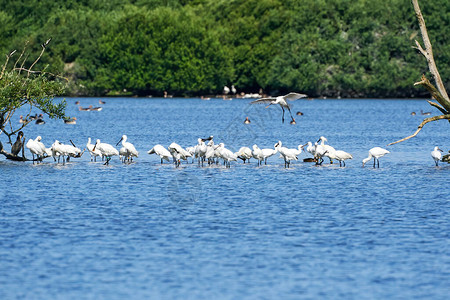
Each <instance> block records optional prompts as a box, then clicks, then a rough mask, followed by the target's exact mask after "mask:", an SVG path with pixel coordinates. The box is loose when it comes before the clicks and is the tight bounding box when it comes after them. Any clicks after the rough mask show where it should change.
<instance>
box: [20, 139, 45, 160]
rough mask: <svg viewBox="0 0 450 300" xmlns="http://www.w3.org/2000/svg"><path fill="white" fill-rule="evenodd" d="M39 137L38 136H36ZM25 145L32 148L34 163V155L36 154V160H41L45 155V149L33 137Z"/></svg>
mask: <svg viewBox="0 0 450 300" xmlns="http://www.w3.org/2000/svg"><path fill="white" fill-rule="evenodd" d="M36 139H37V138H36ZM25 147H27V148H28V150H30V152H31V155H33V164H34V155H35V154H36V160H37V161H38V162H39V160H41V158H42V157H43V156H44V153H45V149H44V150H42V148H41V146H40V145H39V144H38V143H37V142H36V141H35V140H33V139H29V140H28V142H27V144H26V145H25Z"/></svg>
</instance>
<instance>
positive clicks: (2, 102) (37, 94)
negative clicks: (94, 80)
mask: <svg viewBox="0 0 450 300" xmlns="http://www.w3.org/2000/svg"><path fill="white" fill-rule="evenodd" d="M49 42H50V40H47V41H46V42H45V43H43V44H42V46H41V52H40V54H39V55H38V56H37V58H35V59H34V61H32V63H31V64H30V65H28V64H26V63H25V62H24V59H25V58H26V57H27V56H28V54H29V53H28V52H27V47H26V46H25V48H24V49H23V51H22V53H21V54H20V53H19V54H20V55H19V54H17V52H14V51H13V52H11V53H9V54H8V55H7V56H6V59H5V62H4V63H3V65H2V66H1V71H0V134H2V133H4V134H5V135H6V136H7V137H8V139H9V143H11V137H12V136H14V135H15V134H16V133H17V132H19V131H20V130H21V129H22V128H24V127H25V126H26V125H28V123H29V122H30V121H29V120H28V117H29V116H30V113H31V111H32V109H33V108H37V109H38V110H39V111H42V112H43V113H44V114H46V115H48V116H49V117H50V118H64V117H66V116H65V108H66V103H65V101H61V102H59V103H55V102H54V101H53V98H54V97H55V96H58V95H61V94H63V93H64V88H65V84H64V81H61V80H59V78H58V77H57V76H55V75H53V74H51V73H48V72H46V70H45V69H43V70H36V69H35V68H33V67H34V66H35V65H36V64H37V62H38V61H39V60H40V58H41V57H42V54H44V51H45V50H46V47H47V46H48V44H49ZM14 54H16V55H17V59H16V60H14V61H12V63H13V66H12V67H11V68H8V62H10V60H11V58H12V57H14ZM23 106H25V107H27V108H28V107H29V113H28V115H26V116H25V118H24V119H23V123H21V124H20V126H19V127H17V126H16V125H15V122H12V121H11V120H13V116H14V114H15V112H16V110H17V109H19V108H21V107H23ZM27 120H28V121H27ZM0 148H1V149H0V151H1V150H3V146H2V145H1V143H0ZM2 154H4V153H3V152H2Z"/></svg>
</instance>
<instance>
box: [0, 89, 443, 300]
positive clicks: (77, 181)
mask: <svg viewBox="0 0 450 300" xmlns="http://www.w3.org/2000/svg"><path fill="white" fill-rule="evenodd" d="M76 100H80V101H81V105H82V106H84V107H86V106H88V105H90V104H92V105H94V106H96V105H97V100H98V99H95V98H92V99H89V98H82V99H68V103H69V105H68V114H69V115H71V116H76V117H77V118H78V122H77V124H76V125H65V124H63V123H62V121H61V120H59V121H54V120H47V123H46V124H45V125H42V126H38V125H34V124H32V125H30V126H29V127H27V128H26V130H25V135H26V137H31V138H35V137H36V136H37V135H41V136H42V138H43V142H44V143H45V144H46V145H47V146H50V145H51V143H52V142H53V141H54V140H55V139H58V140H60V141H62V142H64V143H69V139H72V140H73V141H74V142H75V143H76V144H77V145H79V146H80V147H82V146H84V145H85V144H86V141H87V138H88V137H92V138H93V139H97V138H99V139H101V140H102V141H103V142H107V143H110V144H115V143H116V142H117V141H118V140H119V139H120V137H121V135H122V134H127V135H128V138H129V141H130V142H132V143H133V144H134V145H135V146H136V148H137V149H138V150H139V151H140V157H139V158H138V159H136V162H135V163H133V164H129V165H124V164H121V163H120V162H119V160H118V159H117V158H115V159H113V160H112V161H111V164H110V165H109V166H104V165H102V163H101V162H97V163H91V162H90V159H89V155H87V154H86V153H85V155H84V156H83V157H82V158H79V159H74V160H73V161H72V162H70V163H68V164H66V165H64V166H63V165H58V164H55V163H54V162H53V161H52V159H46V160H45V163H43V164H40V165H33V164H32V163H17V162H9V161H5V160H4V158H3V157H1V158H0V174H1V175H2V179H3V181H1V183H0V199H1V206H0V299H17V298H19V299H126V298H137V299H139V298H140V299H149V298H153V299H173V298H178V299H193V298H196V299H198V298H200V299H214V298H225V299H244V298H263V299H264V298H265V299H274V298H275V299H287V298H291V299H294V298H295V299H298V298H309V299H317V298H333V299H336V298H344V299H360V298H376V299H383V298H384V299H391V298H403V299H411V298H423V299H446V298H447V297H448V294H449V288H448V287H449V286H450V251H449V241H450V240H449V232H450V218H449V216H448V212H449V210H450V203H449V194H448V193H449V184H448V182H449V179H450V165H448V164H445V165H444V164H442V165H441V166H439V167H435V165H434V162H433V160H432V159H431V156H430V152H431V151H432V150H433V147H434V146H436V145H439V146H440V147H441V149H444V150H445V151H447V150H448V149H450V141H449V139H448V132H449V124H448V123H447V122H446V121H439V122H434V123H430V124H428V125H426V126H425V128H424V129H423V130H422V132H421V133H419V135H418V137H416V138H414V139H412V140H409V141H407V142H404V143H400V144H397V145H394V146H390V147H388V149H389V150H390V151H391V154H389V155H387V156H385V157H383V158H382V159H381V160H380V164H381V168H380V169H373V168H372V167H371V165H370V164H369V166H366V167H365V168H362V167H361V160H362V159H363V158H365V157H366V156H367V151H368V149H370V148H371V147H374V146H383V147H384V146H385V145H386V144H388V143H389V142H392V141H395V140H398V139H400V138H402V137H404V136H407V135H409V134H410V133H412V132H413V131H414V130H415V128H417V125H418V124H419V123H420V121H421V120H422V119H423V117H422V116H420V114H418V115H417V116H411V115H410V112H411V111H416V112H419V111H420V109H423V110H427V111H429V110H431V109H429V106H428V104H427V103H426V102H425V101H423V100H315V101H307V100H304V101H297V102H295V103H294V107H293V112H296V111H298V110H300V111H302V112H303V113H304V116H298V117H297V118H296V119H297V125H289V122H287V123H286V124H281V110H280V109H279V108H277V107H270V108H269V109H264V106H250V105H249V104H248V103H249V102H250V100H233V101H222V100H215V99H213V100H211V101H201V100H200V99H136V98H129V99H124V98H123V99H105V101H106V104H105V105H104V106H103V107H104V109H103V111H101V112H80V111H78V110H77V107H76V106H75V105H74V102H75V101H76ZM20 113H26V112H25V111H23V112H19V114H20ZM19 114H18V115H17V116H16V117H17V119H18V117H19ZM246 116H249V118H250V119H251V120H252V124H250V125H244V124H243V123H242V122H243V120H244V119H245V117H246ZM287 120H289V118H287ZM209 135H214V139H215V141H216V142H217V143H218V142H224V143H225V144H226V145H227V147H229V148H231V149H233V150H237V149H238V148H239V147H241V146H250V147H251V146H252V145H253V144H254V143H256V144H258V145H259V146H260V147H261V148H263V147H264V148H267V147H272V146H273V145H274V144H275V143H276V142H277V141H278V140H281V141H283V144H285V145H287V146H288V147H296V146H297V145H298V144H303V143H306V142H307V141H313V142H314V141H316V140H317V139H318V138H319V137H320V136H321V135H323V136H326V137H327V138H328V141H329V143H330V144H331V145H333V146H334V147H335V148H337V149H342V150H345V151H347V152H350V153H352V154H353V156H354V159H353V160H351V161H348V163H347V167H346V168H339V165H336V164H334V165H329V164H325V165H323V166H320V167H317V166H315V165H313V164H310V163H303V162H296V163H294V164H293V165H292V167H291V168H290V169H285V168H284V164H283V161H282V160H281V159H279V158H278V156H273V157H271V158H270V159H269V162H268V165H264V166H261V167H258V166H257V165H256V163H255V162H254V161H253V162H252V163H251V164H249V165H247V164H246V165H244V164H242V163H241V162H239V163H234V164H232V166H231V168H230V169H226V168H224V167H223V166H221V165H218V166H213V167H204V168H201V167H198V166H197V164H196V163H194V164H186V163H183V164H182V165H181V167H180V168H178V169H176V168H174V166H172V165H171V164H164V165H160V164H159V158H158V157H156V156H150V155H148V154H147V153H146V152H147V151H148V150H149V149H150V148H152V147H153V145H155V144H162V145H165V146H168V145H169V144H170V143H171V142H173V141H175V142H177V143H179V144H181V145H182V146H184V147H187V146H192V145H194V144H196V141H197V138H198V137H207V136H209ZM0 139H1V141H2V142H3V144H5V142H6V140H5V136H4V135H0ZM7 147H8V149H9V145H8V146H7ZM300 157H301V158H302V159H303V158H305V157H307V155H305V154H304V153H302V154H301V156H300ZM327 161H328V160H327V159H326V162H327Z"/></svg>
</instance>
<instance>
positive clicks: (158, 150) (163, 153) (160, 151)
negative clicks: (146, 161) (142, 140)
mask: <svg viewBox="0 0 450 300" xmlns="http://www.w3.org/2000/svg"><path fill="white" fill-rule="evenodd" d="M147 153H148V154H156V155H158V156H159V157H160V158H161V164H162V163H163V160H165V161H170V159H171V158H173V157H172V154H170V152H169V150H167V149H166V148H164V147H163V146H161V145H155V146H154V147H153V148H152V149H150V150H148V152H147Z"/></svg>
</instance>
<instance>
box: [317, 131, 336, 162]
mask: <svg viewBox="0 0 450 300" xmlns="http://www.w3.org/2000/svg"><path fill="white" fill-rule="evenodd" d="M317 142H321V143H320V146H322V147H323V149H324V151H325V152H323V155H322V156H326V157H328V158H329V159H330V164H332V163H333V157H331V156H332V155H333V152H335V151H336V149H334V148H333V147H332V146H330V145H325V142H328V140H327V138H326V137H324V136H321V137H320V138H319V140H318V141H317ZM322 162H323V158H322ZM320 164H322V163H320Z"/></svg>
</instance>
